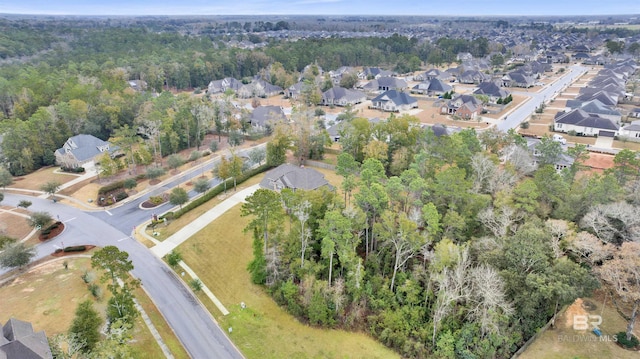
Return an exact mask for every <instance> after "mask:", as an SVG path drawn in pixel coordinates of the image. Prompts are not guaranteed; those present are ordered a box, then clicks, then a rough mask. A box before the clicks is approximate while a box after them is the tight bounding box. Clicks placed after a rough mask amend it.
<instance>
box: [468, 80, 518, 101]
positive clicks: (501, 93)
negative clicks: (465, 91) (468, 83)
mask: <svg viewBox="0 0 640 359" xmlns="http://www.w3.org/2000/svg"><path fill="white" fill-rule="evenodd" d="M473 94H474V95H485V96H489V102H492V103H496V102H497V101H498V99H505V98H507V96H509V94H510V92H509V91H507V90H505V89H504V88H502V87H500V86H498V85H496V84H495V82H493V81H487V82H482V83H480V84H479V85H478V88H477V89H475V91H473Z"/></svg>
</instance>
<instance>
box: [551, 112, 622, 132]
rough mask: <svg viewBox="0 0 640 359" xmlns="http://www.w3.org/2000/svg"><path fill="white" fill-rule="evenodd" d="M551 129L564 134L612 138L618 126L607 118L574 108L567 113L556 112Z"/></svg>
mask: <svg viewBox="0 0 640 359" xmlns="http://www.w3.org/2000/svg"><path fill="white" fill-rule="evenodd" d="M553 129H554V130H555V131H557V132H564V133H567V132H569V131H575V132H576V133H577V134H578V135H583V136H605V137H614V136H616V135H617V134H618V130H619V129H620V126H619V125H618V124H617V123H614V122H613V121H611V120H610V119H608V118H604V117H600V116H598V115H592V114H589V113H588V112H585V111H584V110H582V109H580V108H576V109H574V110H572V111H569V112H558V113H557V114H556V116H555V118H554V120H553Z"/></svg>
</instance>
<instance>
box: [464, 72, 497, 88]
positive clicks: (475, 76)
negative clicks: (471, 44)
mask: <svg viewBox="0 0 640 359" xmlns="http://www.w3.org/2000/svg"><path fill="white" fill-rule="evenodd" d="M457 80H458V82H459V83H461V84H476V85H477V84H479V83H481V82H485V81H490V80H491V76H489V75H487V74H485V73H484V72H480V71H478V70H467V71H465V72H463V73H461V74H460V75H459V76H458V77H457Z"/></svg>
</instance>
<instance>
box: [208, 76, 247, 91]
mask: <svg viewBox="0 0 640 359" xmlns="http://www.w3.org/2000/svg"><path fill="white" fill-rule="evenodd" d="M242 86H243V84H242V81H240V80H236V79H235V78H233V77H225V78H223V79H222V80H214V81H211V82H209V86H207V93H209V94H215V93H223V92H225V91H227V90H228V89H231V90H233V91H234V92H238V90H240V88H241V87H242Z"/></svg>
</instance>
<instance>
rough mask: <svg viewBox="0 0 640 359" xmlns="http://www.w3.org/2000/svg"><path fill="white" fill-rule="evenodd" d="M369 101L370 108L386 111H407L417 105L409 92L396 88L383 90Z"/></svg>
mask: <svg viewBox="0 0 640 359" xmlns="http://www.w3.org/2000/svg"><path fill="white" fill-rule="evenodd" d="M371 103H372V105H371V108H375V109H378V110H382V111H388V112H398V111H407V110H410V109H412V108H417V107H418V100H416V99H415V98H413V97H411V96H410V95H409V94H406V93H404V92H400V91H396V90H389V91H385V92H383V93H382V94H380V95H379V96H377V97H376V98H374V99H373V100H371Z"/></svg>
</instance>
